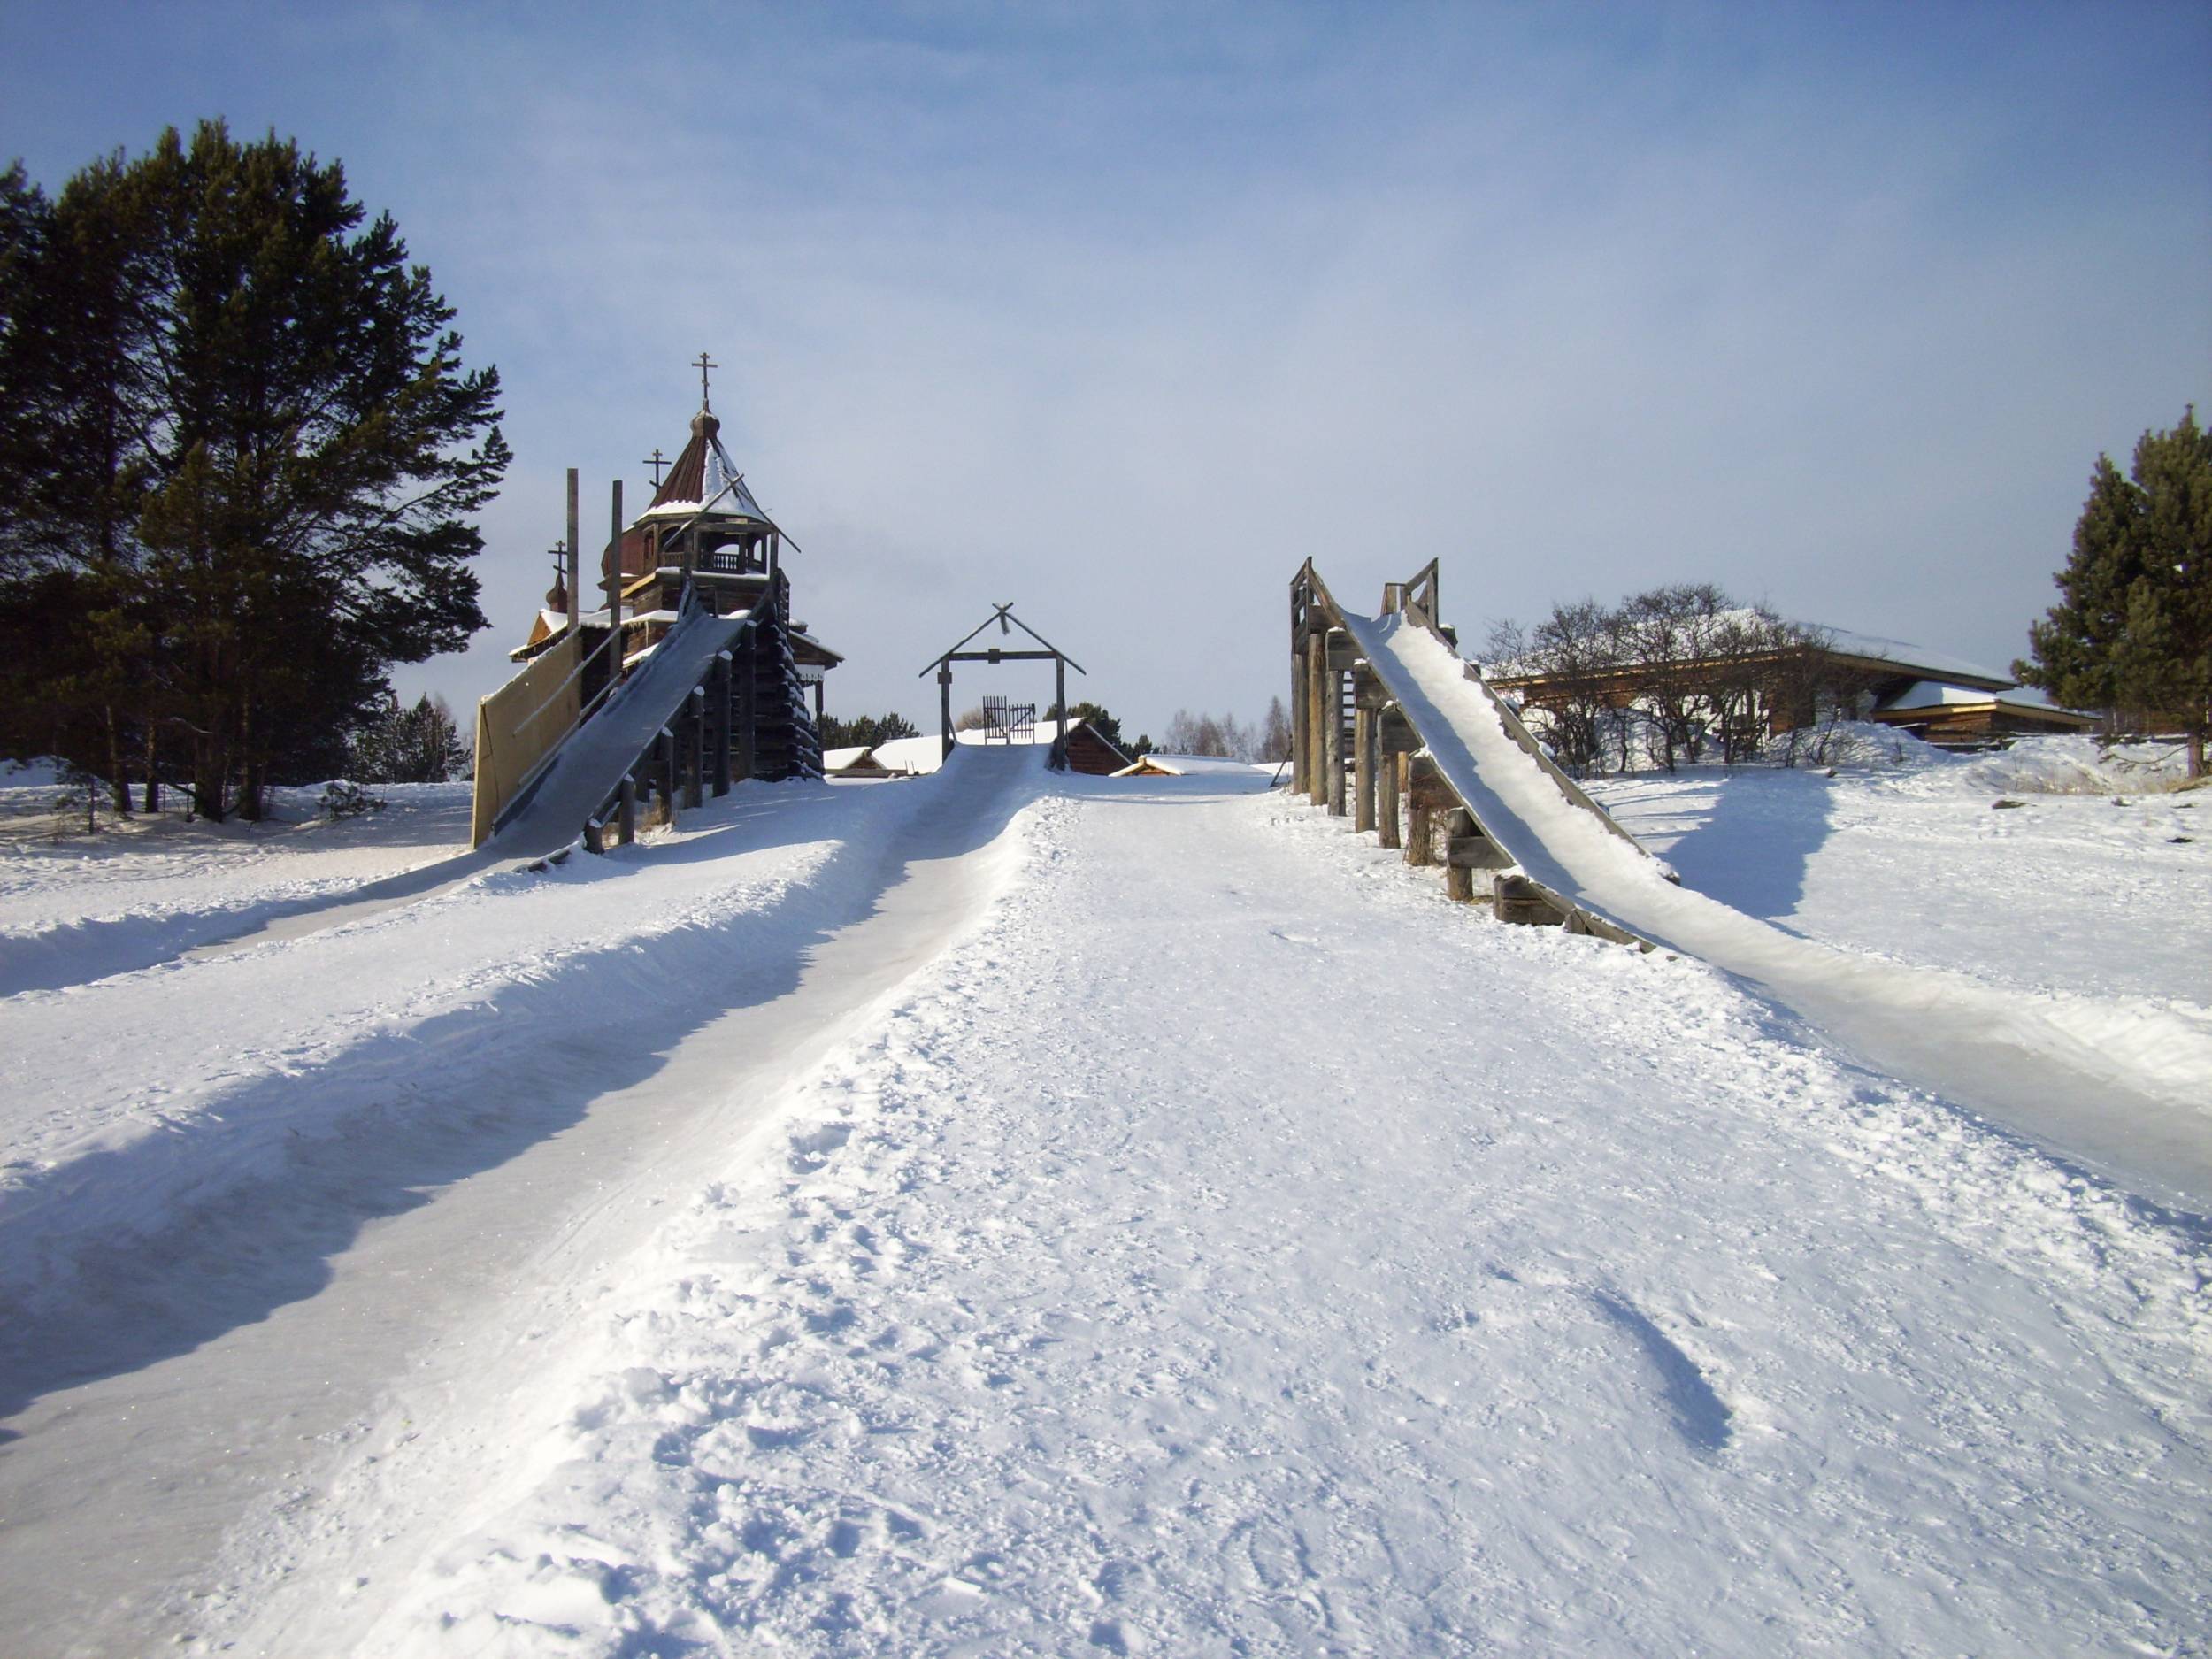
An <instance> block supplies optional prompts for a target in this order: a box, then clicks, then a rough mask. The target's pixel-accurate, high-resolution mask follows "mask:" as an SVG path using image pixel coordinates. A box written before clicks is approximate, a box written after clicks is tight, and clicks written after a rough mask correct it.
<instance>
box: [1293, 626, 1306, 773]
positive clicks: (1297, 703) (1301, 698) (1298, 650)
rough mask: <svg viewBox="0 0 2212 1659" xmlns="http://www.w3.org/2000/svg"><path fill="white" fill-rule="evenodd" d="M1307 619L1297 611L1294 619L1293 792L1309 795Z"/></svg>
mask: <svg viewBox="0 0 2212 1659" xmlns="http://www.w3.org/2000/svg"><path fill="white" fill-rule="evenodd" d="M1304 624H1305V618H1303V617H1302V616H1301V615H1299V614H1298V612H1297V611H1296V610H1295V609H1294V610H1293V611H1292V613H1291V618H1290V792H1291V793H1292V794H1293V795H1303V794H1305V793H1306V788H1307V779H1306V768H1307V755H1306V642H1305V640H1304V638H1303V636H1302V629H1303V627H1304Z"/></svg>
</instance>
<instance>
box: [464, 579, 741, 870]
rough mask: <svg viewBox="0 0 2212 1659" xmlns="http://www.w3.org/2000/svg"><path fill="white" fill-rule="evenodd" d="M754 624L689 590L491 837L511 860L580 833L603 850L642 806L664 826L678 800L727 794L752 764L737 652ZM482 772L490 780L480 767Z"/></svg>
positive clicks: (494, 825) (629, 835) (579, 713)
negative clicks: (720, 611)
mask: <svg viewBox="0 0 2212 1659" xmlns="http://www.w3.org/2000/svg"><path fill="white" fill-rule="evenodd" d="M754 626H756V623H755V620H754V618H752V617H751V616H750V615H749V614H748V613H747V612H744V611H738V612H735V613H734V614H733V615H730V616H726V617H723V616H717V615H715V614H714V612H713V611H710V610H709V609H707V608H706V607H705V606H704V605H703V604H701V603H698V602H697V601H696V600H695V598H694V597H693V596H692V595H691V592H690V590H689V589H688V588H687V589H686V590H685V595H684V603H683V611H682V615H681V618H680V620H679V621H678V622H677V624H676V626H674V627H673V628H672V629H671V630H670V631H669V633H668V634H667V636H666V637H665V638H664V639H663V640H662V641H660V642H659V643H658V644H657V645H656V646H655V647H654V648H653V651H652V655H651V656H650V657H646V658H645V659H644V660H643V661H642V662H638V663H636V664H635V665H634V666H633V667H632V669H631V671H630V672H629V673H628V674H627V675H626V676H625V677H623V678H621V679H618V680H610V681H609V682H608V684H607V687H606V689H605V692H604V694H603V702H602V703H600V705H599V706H597V707H596V708H594V707H591V706H585V707H582V708H580V709H578V710H576V711H575V712H574V713H573V714H572V715H570V716H569V718H568V723H567V724H566V726H565V728H564V729H562V730H561V731H559V732H558V733H557V734H555V735H554V736H553V738H552V740H551V741H550V742H549V743H548V744H547V746H546V748H545V749H544V751H543V753H542V755H541V757H539V758H538V760H537V761H536V764H534V766H533V767H532V768H531V770H530V771H529V772H527V773H526V775H525V776H524V777H523V778H522V779H521V780H520V782H519V784H518V787H515V788H514V789H513V791H512V793H511V795H510V797H509V798H508V799H507V800H506V802H505V803H503V806H502V807H501V808H500V810H498V812H497V813H496V815H495V817H494V818H492V821H491V824H490V826H489V830H488V834H487V835H486V836H485V839H484V841H483V844H484V845H485V846H486V847H488V848H489V849H492V850H493V851H495V852H496V853H498V854H500V855H502V856H510V857H513V856H521V857H541V856H545V855H547V854H550V853H554V852H558V851H560V850H561V849H565V848H566V847H568V846H570V845H571V844H572V843H573V842H575V841H577V840H578V838H579V837H581V839H582V841H583V845H584V847H585V849H587V850H588V851H590V852H602V851H604V850H605V849H606V848H607V846H609V845H610V844H613V843H615V842H618V841H619V842H623V843H626V842H628V841H631V840H633V839H634V837H635V835H636V833H637V830H638V826H639V823H640V816H641V811H642V813H643V814H644V822H645V823H647V824H648V825H650V824H654V823H665V822H668V821H671V820H672V819H673V818H674V817H675V816H676V810H677V808H678V807H679V806H680V805H681V806H684V807H696V806H698V805H700V804H701V803H702V802H703V800H704V798H705V796H706V795H707V794H708V793H709V792H711V793H712V794H714V795H727V794H728V793H729V790H730V782H731V778H732V776H733V773H734V774H735V775H737V776H744V775H746V774H747V773H749V772H750V770H751V757H750V755H749V747H750V742H751V736H752V733H753V728H754V711H753V703H754V701H755V698H754V695H753V692H754V688H753V686H752V683H751V680H750V678H749V676H747V675H745V674H742V673H733V672H732V659H733V654H734V653H735V651H736V650H737V648H738V646H739V644H740V641H741V639H742V637H743V636H744V634H746V632H747V630H748V629H750V628H752V627H754ZM611 637H612V638H613V639H617V640H618V639H619V638H620V637H621V636H620V635H619V634H615V635H612V636H611ZM604 649H612V647H611V646H609V647H606V648H604ZM573 679H574V674H573V672H572V675H571V682H572V681H573ZM562 695H568V696H570V697H571V698H572V691H571V692H569V693H566V694H563V693H561V692H559V691H558V690H556V692H555V693H554V694H553V695H552V696H551V697H549V701H554V702H556V703H557V700H558V698H559V697H560V696H562ZM561 711H562V712H564V713H565V712H566V710H565V709H563V710H561ZM530 718H533V717H532V715H530V714H526V715H525V716H524V717H523V720H524V724H525V726H526V723H527V721H528V720H529V719H530ZM535 718H539V719H541V720H542V719H543V718H545V717H543V716H541V715H539V716H535ZM522 730H523V727H522V726H518V735H519V734H520V733H521V732H522ZM481 741H482V740H481V738H480V739H479V742H480V744H481ZM479 771H480V776H481V765H480V769H479Z"/></svg>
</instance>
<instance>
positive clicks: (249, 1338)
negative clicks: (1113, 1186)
mask: <svg viewBox="0 0 2212 1659" xmlns="http://www.w3.org/2000/svg"><path fill="white" fill-rule="evenodd" d="M1041 759H1042V756H1041V751H1027V750H1025V751H1009V750H999V751H990V752H983V751H970V750H963V751H961V753H960V755H959V757H957V762H956V764H954V765H953V766H951V767H950V768H949V769H948V771H947V772H946V774H945V775H944V776H943V777H941V779H939V780H935V781H934V782H933V783H932V784H931V785H929V786H928V787H918V786H902V785H888V786H876V787H849V788H844V787H841V788H828V787H780V786H747V787H741V788H740V789H738V790H735V791H733V793H732V794H731V795H728V796H726V797H725V798H723V799H721V800H718V801H716V802H713V803H710V804H709V805H708V806H707V807H705V808H703V809H702V810H700V811H698V812H695V813H687V814H686V815H684V818H683V819H682V820H681V822H680V825H679V826H676V828H675V829H673V830H672V831H671V832H668V833H665V834H657V835H656V836H655V837H654V838H653V841H652V842H651V844H650V845H649V846H645V847H641V848H638V849H620V850H619V851H618V852H617V853H615V854H614V855H612V856H609V857H606V858H604V859H583V858H577V859H572V860H569V861H568V862H567V863H566V864H563V865H560V866H558V867H556V868H551V869H547V870H543V871H541V872H530V871H526V870H520V869H516V868H513V867H511V866H512V864H513V860H511V859H510V860H508V861H507V862H508V864H509V866H510V867H508V868H504V869H499V870H494V871H490V872H485V873H483V874H481V875H480V876H479V877H478V878H477V879H472V880H469V881H465V882H463V883H460V884H458V885H457V886H454V887H449V888H448V889H446V890H443V891H442V892H440V893H438V894H435V895H430V896H428V897H426V898H425V899H424V900H423V901H422V902H419V903H415V904H410V905H407V906H405V907H403V908H398V909H395V910H390V911H389V912H388V913H386V914H382V915H378V916H375V917H373V918H368V919H365V920H360V921H353V922H349V923H346V924H343V925H341V926H335V927H332V928H329V929H326V930H325V931H322V932H319V933H315V934H313V935H312V936H307V937H296V938H290V939H284V940H276V941H268V942H264V943H260V944H257V945H254V946H252V947H250V948H249V949H241V950H237V951H233V952H230V953H227V954H225V955H222V956H205V957H197V958H192V959H187V960H184V961H181V962H178V963H175V964H170V965H168V966H165V967H164V968H158V969H154V970H150V971H147V972H134V973H127V974H120V975H115V976H112V977H109V978H105V979H101V980H99V981H97V982H96V983H92V984H88V985H84V986H81V987H77V988H75V989H73V990H72V991H70V992H67V993H53V992H33V993H30V994H28V995H21V996H18V997H14V998H10V999H4V1000H0V1049H4V1050H5V1051H6V1052H7V1053H8V1054H9V1055H10V1056H11V1064H12V1075H11V1082H12V1088H11V1090H10V1092H9V1094H8V1095H7V1097H6V1098H5V1099H0V1609H5V1619H4V1628H5V1629H6V1630H7V1632H8V1635H7V1637H6V1638H5V1639H4V1640H0V1652H4V1653H6V1654H8V1655H16V1654H24V1655H48V1654H50V1655H71V1654H76V1653H81V1652H82V1653H139V1652H148V1651H152V1650H155V1649H156V1648H157V1647H162V1646H164V1645H165V1642H166V1641H167V1640H168V1637H169V1635H170V1633H171V1632H173V1629H174V1627H175V1624H176V1623H177V1621H178V1619H179V1618H180V1617H181V1614H180V1609H179V1604H178V1602H177V1601H176V1599H175V1594H174V1591H173V1581H174V1580H178V1579H180V1578H185V1577H187V1576H188V1575H191V1574H194V1573H196V1572H200V1571H204V1560H205V1556H206V1555H207V1553H208V1552H209V1551H211V1549H212V1548H213V1547H214V1544H215V1540H216V1538H217V1536H218V1535H219V1532H221V1530H222V1528H223V1527H224V1526H225V1525H228V1524H229V1523H230V1522H231V1521H232V1520H233V1519H234V1518H235V1517H236V1516H237V1515H238V1514H239V1513H240V1512H242V1510H244V1509H246V1508H248V1507H249V1506H250V1505H252V1504H254V1503H256V1502H261V1501H264V1500H265V1499H268V1498H271V1497H272V1496H273V1494H274V1493H275V1492H277V1491H279V1490H280V1488H279V1487H278V1486H277V1485H276V1483H278V1482H279V1481H280V1480H281V1479H288V1478H290V1476H289V1473H288V1471H295V1470H296V1469H308V1470H312V1469H313V1468H314V1467H316V1466H317V1465H318V1464H319V1463H322V1462H326V1461H328V1460H329V1459H330V1458H334V1457H337V1456H339V1455H342V1451H343V1449H344V1448H346V1447H348V1446H349V1444H350V1443H351V1442H352V1440H355V1439H356V1438H357V1436H358V1434H359V1432H360V1425H361V1423H362V1422H363V1421H364V1420H365V1418H366V1417H368V1416H369V1415H370V1414H371V1413H372V1411H373V1403H374V1402H375V1401H376V1399H377V1398H378V1397H379V1396H380V1394H381V1392H382V1391H383V1390H385V1389H386V1388H388V1387H389V1386H395V1385H397V1384H399V1383H401V1382H404V1383H405V1384H406V1385H407V1386H408V1387H409V1388H410V1389H411V1391H414V1397H416V1398H418V1399H421V1398H424V1397H425V1394H424V1393H423V1392H422V1391H427V1393H428V1394H429V1395H432V1396H435V1395H438V1394H440V1393H441V1391H443V1390H448V1389H450V1390H455V1391H460V1392H467V1391H469V1390H472V1389H480V1388H482V1387H484V1386H485V1385H486V1383H487V1379H488V1378H495V1377H496V1378H509V1379H510V1380H511V1376H510V1373H511V1371H522V1372H526V1373H527V1372H533V1371H540V1370H542V1369H543V1367H544V1366H545V1365H546V1364H547V1363H549V1362H548V1361H547V1359H546V1357H545V1356H546V1355H547V1354H548V1353H549V1351H550V1350H554V1349H557V1348H559V1346H560V1341H559V1340H558V1339H559V1336H560V1333H562V1332H563V1331H564V1330H565V1329H566V1328H568V1327H569V1326H570V1325H572V1324H573V1323H574V1321H575V1319H576V1318H577V1317H579V1314H580V1310H579V1309H577V1308H576V1307H574V1306H573V1305H570V1304H566V1303H563V1302H561V1301H560V1297H561V1295H563V1294H566V1291H567V1289H569V1288H572V1284H573V1280H574V1278H575V1275H576V1274H577V1273H579V1272H580V1271H581V1267H580V1265H579V1264H580V1263H582V1264H585V1265H588V1263H591V1262H593V1261H595V1260H596V1259H599V1258H600V1257H602V1256H620V1255H621V1254H622V1253H623V1252H624V1251H626V1249H628V1248H632V1247H633V1246H634V1244H635V1243H636V1241H637V1239H638V1237H639V1236H640V1235H641V1233H643V1232H645V1231H647V1230H649V1227H650V1225H651V1224H652V1223H653V1222H654V1221H655V1220H656V1219H657V1216H658V1215H659V1214H660V1213H661V1212H659V1211H657V1210H656V1208H655V1206H656V1205H657V1204H658V1203H659V1202H661V1198H662V1196H663V1195H664V1194H668V1195H678V1194H683V1193H685V1192H687V1191H688V1189H689V1183H690V1182H691V1181H692V1179H693V1177H694V1173H695V1171H696V1170H697V1169H698V1168H699V1167H700V1165H701V1164H709V1165H711V1166H713V1167H719V1166H720V1164H722V1163H723V1162H724V1161H726V1157H727V1152H726V1147H727V1144H728V1143H729V1141H731V1140H732V1139H733V1138H736V1137H740V1136H741V1135H742V1133H744V1131H745V1129H746V1127H747V1125H749V1123H750V1122H751V1121H753V1120H754V1119H756V1118H760V1117H762V1116H764V1114H766V1113H768V1112H770V1111H771V1110H772V1109H773V1107H774V1105H775V1103H776V1102H777V1100H778V1098H779V1096H780V1093H781V1091H783V1090H784V1089H785V1088H786V1087H787V1086H788V1084H789V1082H790V1080H791V1079H794V1078H795V1077H798V1076H801V1075H803V1074H804V1073H805V1071H807V1069H808V1068H809V1067H810V1065H811V1064H813V1063H814V1061H815V1060H816V1059H817V1058H818V1056H820V1055H821V1054H822V1053H824V1052H825V1051H826V1050H827V1049H828V1048H831V1047H833V1046H834V1045H835V1044H836V1043H838V1042H839V1041H842V1040H844V1039H845V1038H846V1036H847V1035H848V1034H849V1029H850V1027H851V1025H852V1024H853V1022H854V1021H855V1020H856V1019H863V1020H864V1018H866V1016H867V1010H869V1009H870V1008H871V1007H872V1005H873V1004H874V1003H875V1002H877V1001H878V1000H879V999H880V998H882V997H885V996H887V995H894V994H895V993H896V991H897V988H898V987H899V986H900V985H901V984H902V982H903V981H904V979H906V978H907V977H908V976H910V974H912V973H913V972H916V971H917V970H918V968H919V967H920V966H922V965H923V964H926V963H927V962H929V961H931V960H933V958H934V957H935V956H936V955H937V954H938V953H939V952H940V951H941V950H942V949H944V948H945V946H946V944H947V942H948V941H950V940H952V939H954V938H956V937H958V936H959V935H960V934H961V933H963V932H964V930H965V929H966V928H968V927H969V926H972V924H973V922H974V920H975V918H977V917H978V915H979V913H980V911H981V910H982V908H983V906H984V904H985V903H986V902H987V898H988V896H989V895H990V894H991V892H992V891H994V890H995V885H996V884H997V883H998V882H999V880H1000V879H1001V873H1000V870H999V865H1000V864H1001V863H1002V856H1001V855H1000V853H999V852H998V850H997V849H998V844H999V843H1000V841H1002V839H1003V833H1004V831H1005V829H1006V826H1007V823H1008V820H1009V818H1011V817H1013V816H1014V815H1016V814H1018V812H1019V811H1021V810H1022V809H1023V808H1024V806H1025V803H1027V801H1028V799H1029V798H1030V796H1031V795H1033V793H1034V792H1035V791H1036V790H1037V789H1038V788H1039V787H1041V785H1042V783H1043V780H1044V777H1045V774H1044V772H1043V770H1042V765H1041ZM149 1055H157V1056H159V1064H158V1065H157V1067H154V1068H149V1066H148V1064H147V1056H149ZM554 1286H560V1287H563V1288H562V1289H559V1290H555V1289H553V1288H551V1287H554ZM541 1290H543V1291H545V1292H546V1293H547V1294H544V1295H540V1294H536V1293H537V1292H539V1291H541ZM493 1310H503V1312H502V1317H501V1318H500V1319H498V1320H497V1321H495V1319H494V1317H493ZM510 1319H519V1321H520V1325H519V1330H520V1332H521V1334H517V1331H516V1327H514V1326H511V1325H509V1324H508V1323H507V1321H508V1320H510ZM488 1330H492V1331H495V1332H496V1333H497V1338H498V1340H488V1339H487V1336H486V1333H487V1331H488ZM502 1368H506V1369H502ZM289 1651H293V1652H318V1651H323V1649H320V1648H318V1647H294V1648H292V1649H289Z"/></svg>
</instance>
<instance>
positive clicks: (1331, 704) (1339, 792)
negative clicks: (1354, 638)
mask: <svg viewBox="0 0 2212 1659" xmlns="http://www.w3.org/2000/svg"><path fill="white" fill-rule="evenodd" d="M1326 660H1327V659H1326V658H1324V659H1323V661H1324V667H1323V669H1322V673H1321V679H1322V680H1323V682H1324V683H1323V685H1322V687H1321V700H1322V702H1323V703H1325V704H1326V705H1327V710H1328V733H1327V737H1328V749H1327V752H1328V768H1329V772H1328V777H1327V778H1326V780H1325V782H1326V783H1327V785H1328V790H1329V816H1330V817H1331V818H1342V817H1343V816H1344V762H1345V754H1344V671H1343V670H1342V669H1340V668H1330V667H1327V666H1326V665H1325V664H1326Z"/></svg>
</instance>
